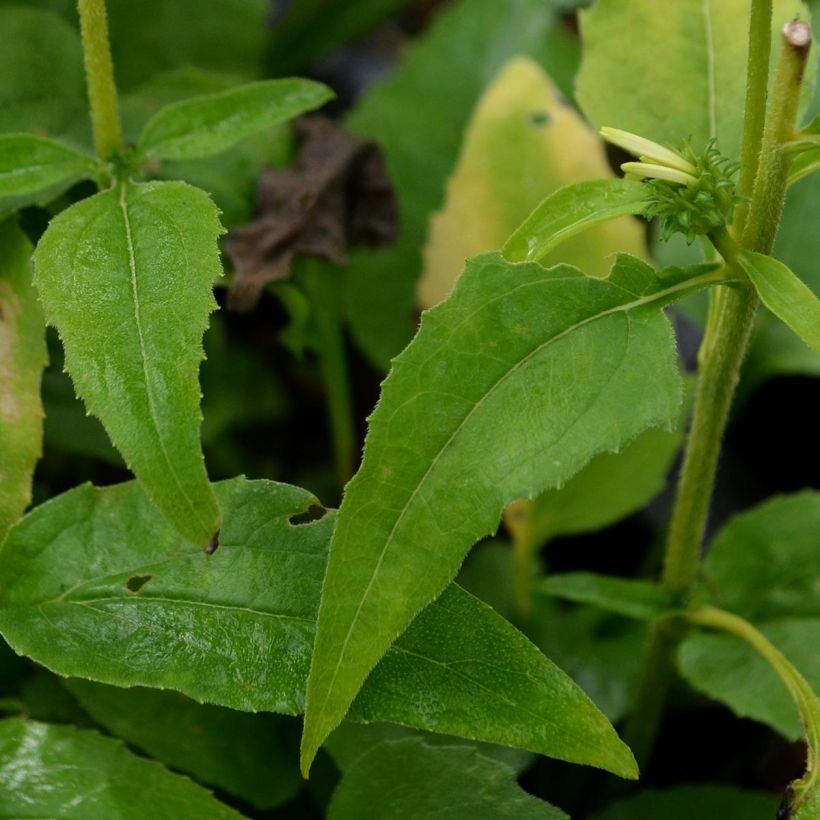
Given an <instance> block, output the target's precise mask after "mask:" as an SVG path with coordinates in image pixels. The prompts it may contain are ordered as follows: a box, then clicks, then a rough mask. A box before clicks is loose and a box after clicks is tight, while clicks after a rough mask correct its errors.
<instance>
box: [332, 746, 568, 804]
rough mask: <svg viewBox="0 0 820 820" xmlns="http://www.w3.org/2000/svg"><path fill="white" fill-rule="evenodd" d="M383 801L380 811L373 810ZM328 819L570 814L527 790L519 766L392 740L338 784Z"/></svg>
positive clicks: (465, 749) (463, 749) (464, 749)
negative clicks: (517, 774)
mask: <svg viewBox="0 0 820 820" xmlns="http://www.w3.org/2000/svg"><path fill="white" fill-rule="evenodd" d="M376 807H378V814H377V815H376V814H374V811H375V810H376ZM327 816H328V820H363V818H369V817H376V816H378V818H379V820H433V818H439V817H452V818H456V817H458V818H462V817H463V818H468V817H469V818H471V820H568V818H567V815H565V814H564V813H563V812H562V811H559V810H558V809H556V808H555V807H554V806H550V805H549V803H545V802H543V801H541V800H538V799H537V798H536V797H532V796H531V795H529V794H527V793H526V792H525V791H523V789H521V787H520V786H519V785H518V783H517V782H516V779H515V771H514V770H513V769H511V768H510V767H509V766H505V765H504V764H503V763H500V762H499V761H497V760H491V759H490V758H488V757H484V756H482V755H481V754H479V753H478V752H477V751H476V750H475V749H473V748H471V747H469V746H430V745H428V744H427V743H425V742H424V741H423V740H421V739H419V738H408V739H407V740H388V741H385V742H384V743H380V744H379V745H378V746H375V747H374V748H373V749H371V750H370V751H368V752H366V753H365V754H364V755H362V756H361V757H360V758H359V759H358V760H357V761H356V762H355V763H354V764H353V765H352V766H351V767H350V769H349V770H348V771H346V772H345V774H344V776H343V778H342V781H341V783H340V784H339V786H338V787H337V788H336V791H335V792H334V794H333V798H332V799H331V802H330V806H329V809H328V814H327Z"/></svg>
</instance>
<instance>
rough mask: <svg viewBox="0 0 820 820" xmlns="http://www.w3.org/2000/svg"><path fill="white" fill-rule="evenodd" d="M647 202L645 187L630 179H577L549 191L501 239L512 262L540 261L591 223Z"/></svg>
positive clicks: (639, 208) (639, 209) (636, 210)
mask: <svg viewBox="0 0 820 820" xmlns="http://www.w3.org/2000/svg"><path fill="white" fill-rule="evenodd" d="M645 204H646V187H645V186H644V185H643V184H642V183H640V182H635V181H633V180H629V179H596V180H592V181H590V182H579V183H576V184H575V185H568V186H567V187H566V188H561V189H560V190H558V191H556V192H555V193H554V194H550V195H549V196H548V197H547V198H546V199H545V200H544V201H543V202H542V203H541V204H540V205H539V206H538V207H537V208H536V209H535V210H534V211H533V212H532V213H531V214H530V215H529V216H528V217H527V219H526V220H525V221H524V223H523V224H522V225H520V226H519V227H518V228H516V230H515V232H514V233H513V234H512V236H510V238H509V239H508V240H507V241H506V242H505V243H504V247H503V248H502V249H501V252H502V253H503V254H504V256H506V257H507V259H509V260H510V261H511V262H525V261H540V260H542V259H543V258H544V257H545V256H547V255H548V254H549V253H550V252H551V251H552V250H553V249H554V248H556V247H557V246H558V245H559V244H561V243H562V242H564V241H566V240H567V239H569V238H570V237H572V236H575V235H576V234H578V233H581V232H582V231H586V230H587V229H589V228H590V227H592V226H593V225H597V224H599V223H601V222H606V221H608V220H610V219H616V218H618V217H621V216H626V215H628V214H639V213H642V212H643V210H644V206H645Z"/></svg>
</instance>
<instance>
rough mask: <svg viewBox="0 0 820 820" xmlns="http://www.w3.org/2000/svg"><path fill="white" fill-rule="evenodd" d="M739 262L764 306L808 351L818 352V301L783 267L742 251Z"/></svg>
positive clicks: (819, 312) (819, 313) (776, 262)
mask: <svg viewBox="0 0 820 820" xmlns="http://www.w3.org/2000/svg"><path fill="white" fill-rule="evenodd" d="M739 259H740V264H741V265H742V266H743V269H744V270H745V271H746V273H748V274H749V278H750V279H751V280H752V283H753V284H754V286H755V289H756V290H757V293H758V295H759V296H760V300H761V301H762V302H763V304H764V305H766V307H767V308H769V310H770V311H771V312H772V313H774V314H775V316H778V317H779V318H780V319H782V320H783V321H784V322H785V323H786V324H787V325H788V326H789V327H790V328H791V329H792V330H793V331H794V332H795V333H796V334H797V335H798V336H800V338H801V339H802V340H803V341H804V342H805V343H806V344H807V345H808V346H809V347H811V348H813V349H814V350H815V351H817V352H820V299H818V298H817V297H816V296H815V295H814V293H812V291H811V289H810V288H809V287H808V286H807V285H806V284H805V283H804V282H802V281H801V280H800V279H799V278H798V277H797V276H795V274H794V273H793V272H792V271H791V270H789V268H788V267H787V266H786V265H784V264H783V263H782V262H780V261H778V260H777V259H774V258H772V257H771V256H764V255H763V254H762V253H753V252H752V251H743V252H742V253H741V254H740V256H739Z"/></svg>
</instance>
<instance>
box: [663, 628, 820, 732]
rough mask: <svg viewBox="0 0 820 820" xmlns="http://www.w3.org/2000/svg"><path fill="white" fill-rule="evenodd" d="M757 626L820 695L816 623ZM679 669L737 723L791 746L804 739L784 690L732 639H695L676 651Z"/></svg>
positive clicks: (751, 652)
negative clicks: (748, 722)
mask: <svg viewBox="0 0 820 820" xmlns="http://www.w3.org/2000/svg"><path fill="white" fill-rule="evenodd" d="M757 626H758V628H759V629H760V631H761V632H762V633H763V634H764V635H765V636H766V637H767V638H768V639H769V641H771V643H773V644H774V645H775V646H776V647H777V649H779V650H780V651H781V652H782V653H783V654H784V655H785V656H786V657H787V658H788V659H789V661H791V662H792V663H793V664H794V666H796V667H797V669H798V671H800V672H801V673H802V674H803V676H804V677H805V678H806V680H807V681H808V682H809V685H810V686H811V687H812V689H814V690H815V691H818V690H820V653H819V652H818V651H817V647H818V646H820V619H811V618H805V619H798V618H791V619H778V620H773V621H766V622H764V623H760V624H757ZM678 665H679V667H680V670H681V673H682V674H683V676H684V677H685V678H686V680H687V681H689V683H691V684H692V686H694V687H695V688H696V689H698V690H699V691H701V692H703V693H704V694H705V695H708V696H709V697H711V698H714V699H715V700H719V701H722V702H723V703H725V704H726V705H727V706H729V707H730V708H731V709H732V710H733V711H734V712H735V713H736V714H737V715H739V716H740V717H749V718H754V719H755V720H759V721H761V722H763V723H767V724H768V725H769V726H771V727H772V728H773V729H775V730H776V731H778V732H780V734H782V735H784V736H785V737H787V738H789V739H790V740H797V739H799V738H800V737H802V736H803V729H802V726H801V723H800V717H799V715H798V711H797V707H796V706H795V704H794V701H793V700H792V698H791V696H790V695H789V692H788V690H787V689H786V687H785V686H784V685H783V682H782V681H781V680H780V678H779V677H778V676H777V674H776V673H775V672H774V670H773V669H772V668H771V667H770V666H769V664H768V663H767V662H766V661H765V660H764V659H763V658H762V657H761V656H760V655H758V654H757V652H756V651H755V650H754V649H753V648H752V647H751V646H749V645H748V644H746V643H744V642H742V641H739V640H738V639H737V638H735V637H733V636H731V635H722V634H721V635H713V634H694V635H692V636H691V637H689V638H687V639H686V641H685V642H684V643H683V645H682V646H681V649H680V652H679V655H678Z"/></svg>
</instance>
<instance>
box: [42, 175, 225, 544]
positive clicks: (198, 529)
mask: <svg viewBox="0 0 820 820" xmlns="http://www.w3.org/2000/svg"><path fill="white" fill-rule="evenodd" d="M221 230H222V229H221V227H220V224H219V217H218V213H217V210H216V208H215V206H214V205H213V203H212V202H211V200H210V199H209V198H208V196H207V195H206V194H205V193H204V192H202V191H200V190H199V189H197V188H193V187H191V186H189V185H186V184H184V183H181V182H151V183H147V184H144V185H134V184H131V183H123V184H121V185H118V186H117V187H115V188H113V189H111V190H109V191H106V192H104V193H101V194H97V195H96V196H93V197H91V198H90V199H86V200H84V201H82V202H80V203H78V204H76V205H73V206H72V207H71V208H69V209H68V210H66V211H64V212H63V213H61V214H60V215H59V216H58V217H57V218H56V219H54V220H52V222H51V224H50V225H49V227H48V230H47V231H46V233H45V234H44V235H43V238H42V239H41V240H40V243H39V245H38V246H37V250H36V251H35V254H34V261H35V284H36V286H37V289H38V291H39V292H40V298H41V300H42V302H43V306H44V308H45V313H46V319H47V321H48V322H49V323H50V324H53V325H54V326H55V327H56V328H57V330H58V331H59V333H60V337H61V338H62V341H63V345H64V347H65V353H66V369H67V370H68V372H69V373H70V374H71V377H72V379H73V380H74V386H75V389H76V390H77V394H78V395H79V396H80V397H81V398H82V399H83V400H84V401H85V404H86V407H87V408H88V410H89V412H91V413H93V414H94V415H95V416H98V417H99V418H100V420H101V421H102V423H103V424H104V425H105V427H106V429H107V430H108V434H109V436H110V437H111V440H112V442H113V443H114V445H115V446H116V447H117V449H118V450H119V451H120V452H121V453H122V454H123V456H124V458H125V461H126V463H127V464H128V466H129V467H130V468H131V469H132V470H133V471H134V473H135V474H136V476H137V478H139V479H140V481H142V482H143V484H144V485H145V488H146V490H147V491H148V494H149V495H150V496H151V498H152V500H153V501H154V503H155V504H156V505H157V506H158V507H159V508H160V510H162V512H163V513H164V514H165V516H166V517H167V518H168V520H169V521H170V522H171V523H172V524H173V525H174V526H175V527H176V529H177V530H178V531H179V532H180V533H182V534H183V535H184V536H185V537H186V538H188V539H189V540H191V541H192V542H193V543H195V544H197V545H199V546H200V547H201V546H204V545H205V544H207V543H208V542H209V540H210V539H211V538H212V537H213V536H214V534H215V533H216V531H217V529H218V527H219V510H218V508H217V505H216V500H215V499H214V495H213V492H212V490H211V486H210V484H209V483H208V477H207V474H206V472H205V465H204V463H203V459H202V451H201V448H200V442H199V423H200V411H199V400H200V392H199V381H198V370H199V363H200V360H201V359H202V334H203V332H204V330H205V327H206V326H207V322H208V314H209V313H210V312H211V310H213V308H214V307H215V301H214V298H213V294H212V292H211V286H212V284H213V282H214V280H215V279H216V277H218V276H219V275H220V274H221V265H220V261H219V252H218V249H217V245H216V239H217V237H218V236H219V234H220V233H221Z"/></svg>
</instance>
